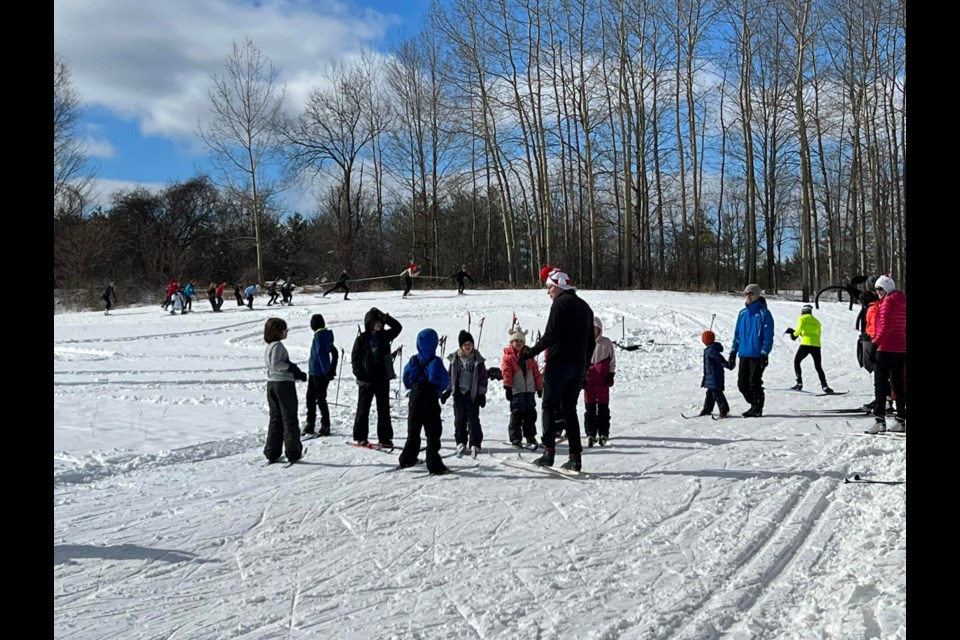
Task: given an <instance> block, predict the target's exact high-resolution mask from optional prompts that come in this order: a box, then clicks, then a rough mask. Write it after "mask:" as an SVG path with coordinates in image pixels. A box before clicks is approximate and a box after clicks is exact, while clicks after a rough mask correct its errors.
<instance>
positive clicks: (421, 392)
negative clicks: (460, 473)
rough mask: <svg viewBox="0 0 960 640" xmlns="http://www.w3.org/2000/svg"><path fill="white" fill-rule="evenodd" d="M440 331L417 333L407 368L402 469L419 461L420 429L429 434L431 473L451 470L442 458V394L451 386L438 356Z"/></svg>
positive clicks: (401, 454)
mask: <svg viewBox="0 0 960 640" xmlns="http://www.w3.org/2000/svg"><path fill="white" fill-rule="evenodd" d="M438 342H439V339H438V338H437V332H436V331H434V330H433V329H424V330H423V331H421V332H420V333H419V334H417V355H415V356H412V357H411V358H410V361H409V362H407V365H406V366H405V367H404V368H403V385H404V386H405V387H406V388H407V389H409V390H410V391H409V392H408V393H407V395H408V396H409V398H410V402H409V406H408V412H409V417H408V418H407V442H406V443H405V444H404V446H403V451H402V452H401V453H400V468H401V469H402V468H404V467H412V466H413V465H415V464H417V453H418V452H419V451H420V429H421V427H422V428H423V430H424V432H425V434H426V437H427V470H428V471H429V472H430V473H431V474H435V475H438V474H442V473H447V471H448V469H447V466H446V465H445V464H443V460H442V459H441V458H440V435H441V433H442V432H443V422H442V421H441V420H440V403H439V402H438V400H439V399H440V396H441V394H442V393H443V392H444V391H443V390H444V389H446V388H447V387H448V386H449V385H450V377H449V376H448V375H447V371H446V369H444V368H443V363H442V362H441V360H440V358H438V357H437V343H438Z"/></svg>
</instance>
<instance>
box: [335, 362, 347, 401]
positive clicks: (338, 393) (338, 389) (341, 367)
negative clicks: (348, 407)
mask: <svg viewBox="0 0 960 640" xmlns="http://www.w3.org/2000/svg"><path fill="white" fill-rule="evenodd" d="M344 357H345V356H344V351H343V349H340V375H339V376H337V399H336V400H334V402H333V404H335V405H339V404H340V380H342V379H343V363H345V362H346V360H345V359H344Z"/></svg>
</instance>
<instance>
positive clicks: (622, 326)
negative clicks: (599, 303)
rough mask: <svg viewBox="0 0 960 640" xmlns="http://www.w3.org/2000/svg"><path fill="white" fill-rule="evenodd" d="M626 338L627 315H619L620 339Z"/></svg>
mask: <svg viewBox="0 0 960 640" xmlns="http://www.w3.org/2000/svg"><path fill="white" fill-rule="evenodd" d="M626 339H627V316H620V340H626Z"/></svg>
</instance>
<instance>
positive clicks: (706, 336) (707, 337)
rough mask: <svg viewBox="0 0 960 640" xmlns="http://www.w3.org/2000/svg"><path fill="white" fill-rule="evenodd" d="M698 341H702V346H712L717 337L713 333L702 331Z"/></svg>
mask: <svg viewBox="0 0 960 640" xmlns="http://www.w3.org/2000/svg"><path fill="white" fill-rule="evenodd" d="M700 339H701V340H703V344H713V343H714V341H715V340H716V339H717V335H716V334H715V333H714V332H713V331H704V332H703V334H702V335H701V336H700Z"/></svg>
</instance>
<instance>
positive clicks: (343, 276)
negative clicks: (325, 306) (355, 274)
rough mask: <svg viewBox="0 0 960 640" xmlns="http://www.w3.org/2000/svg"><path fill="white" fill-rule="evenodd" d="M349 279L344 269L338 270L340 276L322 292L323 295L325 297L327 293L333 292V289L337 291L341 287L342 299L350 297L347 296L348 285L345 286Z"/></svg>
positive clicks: (348, 292)
mask: <svg viewBox="0 0 960 640" xmlns="http://www.w3.org/2000/svg"><path fill="white" fill-rule="evenodd" d="M349 279H350V276H349V274H347V270H346V269H344V270H343V271H341V272H340V277H339V278H337V283H336V284H335V285H333V286H332V287H330V288H329V289H327V290H326V291H324V292H323V297H324V298H326V297H327V294H328V293H333V292H334V291H338V290H341V289H342V290H343V299H344V300H349V299H350V298H348V297H347V296H349V295H350V287H348V286H347V280H349Z"/></svg>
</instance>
